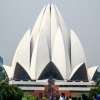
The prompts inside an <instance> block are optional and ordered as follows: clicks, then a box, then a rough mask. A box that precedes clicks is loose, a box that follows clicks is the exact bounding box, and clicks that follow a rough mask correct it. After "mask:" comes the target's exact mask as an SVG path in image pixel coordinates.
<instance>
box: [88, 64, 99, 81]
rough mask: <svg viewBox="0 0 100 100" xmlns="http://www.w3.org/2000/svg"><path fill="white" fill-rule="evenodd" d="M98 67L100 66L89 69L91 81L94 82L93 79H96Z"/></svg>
mask: <svg viewBox="0 0 100 100" xmlns="http://www.w3.org/2000/svg"><path fill="white" fill-rule="evenodd" d="M98 67H99V66H92V67H90V68H88V75H89V80H93V77H94V75H95V73H96V71H97V69H98Z"/></svg>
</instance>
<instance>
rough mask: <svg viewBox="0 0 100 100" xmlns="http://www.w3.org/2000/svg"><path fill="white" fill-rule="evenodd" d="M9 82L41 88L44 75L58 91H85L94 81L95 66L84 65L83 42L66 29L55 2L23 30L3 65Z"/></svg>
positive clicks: (35, 88) (31, 87)
mask: <svg viewBox="0 0 100 100" xmlns="http://www.w3.org/2000/svg"><path fill="white" fill-rule="evenodd" d="M3 67H4V69H5V71H6V74H7V77H8V79H9V83H10V84H16V85H18V86H19V87H20V88H22V89H23V90H28V91H33V90H37V91H43V90H44V86H46V85H47V84H48V79H53V80H54V81H55V86H57V87H58V89H59V91H83V92H84V91H89V90H90V88H91V87H93V86H94V85H95V73H96V71H97V68H98V66H92V67H91V66H88V64H87V60H86V56H85V52H84V49H83V46H82V44H81V42H80V40H79V38H78V36H77V34H76V33H75V32H74V30H72V29H70V32H69V31H68V30H67V29H66V25H65V23H64V19H63V17H62V16H61V13H60V11H59V9H58V8H57V6H56V5H55V4H48V5H47V6H44V7H43V9H42V10H41V12H40V14H39V16H38V18H37V20H36V22H35V24H34V27H33V28H32V29H29V30H27V31H26V32H25V34H24V36H23V37H22V39H21V41H20V42H19V44H18V46H17V49H16V51H15V54H14V57H13V60H12V64H11V65H9V66H8V65H3Z"/></svg>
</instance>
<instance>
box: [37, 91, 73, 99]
mask: <svg viewBox="0 0 100 100" xmlns="http://www.w3.org/2000/svg"><path fill="white" fill-rule="evenodd" d="M37 100H72V98H71V96H69V97H66V96H65V94H64V93H61V95H58V94H56V95H50V96H47V95H44V96H43V94H42V93H40V94H39V96H37Z"/></svg>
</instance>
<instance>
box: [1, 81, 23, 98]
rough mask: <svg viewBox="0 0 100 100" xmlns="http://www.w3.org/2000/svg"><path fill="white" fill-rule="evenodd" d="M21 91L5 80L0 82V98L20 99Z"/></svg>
mask: <svg viewBox="0 0 100 100" xmlns="http://www.w3.org/2000/svg"><path fill="white" fill-rule="evenodd" d="M22 96H23V91H22V90H20V89H19V88H18V87H16V86H14V85H9V84H8V83H7V82H5V81H2V82H0V100H21V99H22Z"/></svg>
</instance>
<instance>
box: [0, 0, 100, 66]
mask: <svg viewBox="0 0 100 100" xmlns="http://www.w3.org/2000/svg"><path fill="white" fill-rule="evenodd" d="M49 1H50V0H0V55H1V56H2V57H3V58H4V64H7V65H8V64H10V63H11V61H12V58H13V55H14V52H15V49H16V47H17V45H18V43H19V41H20V39H21V38H22V36H23V34H24V32H25V31H26V30H27V29H28V28H32V26H33V25H34V22H35V20H36V18H37V16H38V14H39V13H40V10H41V8H42V7H43V6H44V5H45V4H47V3H48V2H49ZM51 1H54V0H51ZM55 4H56V5H57V6H58V8H59V9H60V12H61V14H62V16H63V18H64V20H65V23H66V28H68V29H73V30H75V32H76V33H77V35H78V36H79V38H80V40H81V42H82V44H83V47H84V50H85V53H86V56H87V62H88V65H100V0H55Z"/></svg>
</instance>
